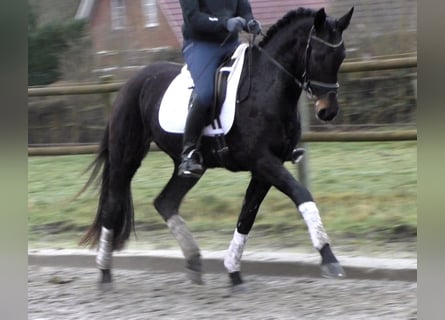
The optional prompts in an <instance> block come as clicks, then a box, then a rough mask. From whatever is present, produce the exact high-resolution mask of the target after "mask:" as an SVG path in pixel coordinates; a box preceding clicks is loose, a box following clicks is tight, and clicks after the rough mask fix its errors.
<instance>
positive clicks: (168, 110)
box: [159, 43, 248, 136]
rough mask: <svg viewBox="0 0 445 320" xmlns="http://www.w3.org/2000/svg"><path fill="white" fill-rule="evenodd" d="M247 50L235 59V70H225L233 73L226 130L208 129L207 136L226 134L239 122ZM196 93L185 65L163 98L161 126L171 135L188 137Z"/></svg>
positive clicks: (223, 111) (224, 116) (229, 82)
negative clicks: (237, 113)
mask: <svg viewBox="0 0 445 320" xmlns="http://www.w3.org/2000/svg"><path fill="white" fill-rule="evenodd" d="M247 47H248V45H247V44H246V43H243V44H240V45H239V46H238V48H237V49H236V50H235V52H234V53H233V55H232V57H231V59H234V60H235V61H234V63H233V64H232V66H230V67H224V68H222V71H223V72H230V74H229V76H228V78H227V92H226V98H225V100H224V103H223V106H222V109H221V113H220V121H221V127H222V130H221V129H220V130H218V129H216V130H215V129H213V128H212V126H211V125H209V126H207V127H205V128H204V131H203V134H204V135H207V136H214V135H216V134H221V133H224V134H226V133H227V132H229V130H230V128H231V127H232V124H233V119H234V118H235V105H236V96H237V89H238V83H239V79H240V77H241V71H242V69H243V63H244V52H245V50H246V48H247ZM192 90H193V80H192V77H191V75H190V72H189V71H188V69H187V65H185V66H184V67H182V69H181V72H180V73H179V75H177V76H176V78H175V79H173V81H172V83H171V84H170V85H169V87H168V88H167V91H166V92H165V94H164V97H163V98H162V101H161V106H160V109H159V123H160V125H161V127H162V129H163V130H165V131H167V132H171V133H184V128H185V121H186V118H187V113H188V105H189V102H190V96H191V94H192ZM221 131H223V132H221Z"/></svg>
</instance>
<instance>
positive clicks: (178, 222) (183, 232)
mask: <svg viewBox="0 0 445 320" xmlns="http://www.w3.org/2000/svg"><path fill="white" fill-rule="evenodd" d="M198 181H199V178H182V177H179V176H178V166H177V164H176V165H175V170H174V172H173V175H172V177H171V178H170V180H169V181H168V183H167V185H166V186H165V187H164V189H163V190H162V192H161V193H160V194H159V195H158V196H157V197H156V199H155V201H154V205H155V208H156V210H157V211H158V212H159V214H160V215H161V216H162V218H163V219H164V220H165V222H166V223H167V226H168V228H169V229H170V232H171V233H172V235H173V236H174V238H175V239H176V241H178V244H179V246H180V248H181V250H182V253H183V255H184V257H185V259H186V262H187V265H186V270H187V275H188V277H189V279H190V280H191V281H192V282H193V283H195V284H202V264H201V253H200V250H199V246H198V244H197V243H196V241H195V239H194V238H193V235H192V234H191V232H190V230H189V229H188V228H187V225H186V223H185V221H184V219H182V217H181V216H180V215H179V206H180V204H181V201H182V199H183V198H184V196H185V195H186V194H187V192H188V191H189V190H190V189H192V188H193V186H194V185H195V184H196V183H197V182H198Z"/></svg>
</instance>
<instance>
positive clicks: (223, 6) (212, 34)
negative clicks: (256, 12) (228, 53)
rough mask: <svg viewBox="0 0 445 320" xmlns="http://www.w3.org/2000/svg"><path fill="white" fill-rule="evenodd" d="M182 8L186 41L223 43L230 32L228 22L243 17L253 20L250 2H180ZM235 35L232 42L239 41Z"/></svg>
mask: <svg viewBox="0 0 445 320" xmlns="http://www.w3.org/2000/svg"><path fill="white" fill-rule="evenodd" d="M180 2H181V8H182V17H183V19H184V24H183V25H182V34H183V36H184V40H201V41H210V42H218V43H222V42H223V41H224V40H225V39H226V38H227V36H228V35H229V32H228V31H227V29H226V27H225V25H226V20H227V19H229V18H232V17H237V16H240V17H243V18H244V19H246V22H248V21H249V20H251V19H253V15H252V8H251V7H250V3H249V1H248V0H180ZM237 37H238V35H237V34H234V35H232V37H231V38H230V40H234V39H237Z"/></svg>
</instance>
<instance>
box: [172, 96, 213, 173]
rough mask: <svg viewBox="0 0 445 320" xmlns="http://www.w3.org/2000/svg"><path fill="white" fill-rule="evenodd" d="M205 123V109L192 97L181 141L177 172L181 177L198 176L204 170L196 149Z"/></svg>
mask: <svg viewBox="0 0 445 320" xmlns="http://www.w3.org/2000/svg"><path fill="white" fill-rule="evenodd" d="M205 123H206V110H205V108H204V107H203V106H202V105H201V104H200V103H199V102H198V101H197V99H194V101H193V102H192V106H191V108H190V110H189V113H188V116H187V121H186V124H185V130H184V138H183V142H182V146H183V149H182V153H181V164H180V165H179V172H178V175H179V176H181V177H192V178H199V177H201V175H202V174H203V173H204V171H205V169H204V167H203V165H202V157H201V155H200V153H199V151H197V149H198V146H199V142H200V139H201V132H202V129H203V128H204V125H205Z"/></svg>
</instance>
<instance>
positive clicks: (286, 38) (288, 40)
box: [262, 23, 310, 79]
mask: <svg viewBox="0 0 445 320" xmlns="http://www.w3.org/2000/svg"><path fill="white" fill-rule="evenodd" d="M309 29H310V26H308V25H307V24H303V23H301V24H300V25H299V26H295V27H293V28H292V29H291V30H287V31H283V32H287V33H288V34H286V35H283V34H282V33H279V32H278V33H277V34H276V35H275V36H274V37H273V38H272V39H270V41H269V42H268V43H267V44H266V45H264V46H263V48H262V49H263V50H264V51H266V52H267V54H268V55H269V56H270V57H272V58H273V59H274V60H275V61H277V62H278V63H279V64H280V65H281V66H282V67H283V68H284V69H286V70H287V71H288V72H289V73H291V74H292V75H293V76H294V77H295V78H297V79H300V78H301V76H302V74H303V72H304V69H305V66H304V58H305V57H304V56H305V53H306V52H305V49H306V45H307V37H308V34H309ZM295 34H300V35H301V36H300V37H298V38H297V39H296V38H295ZM269 62H270V61H269Z"/></svg>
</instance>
